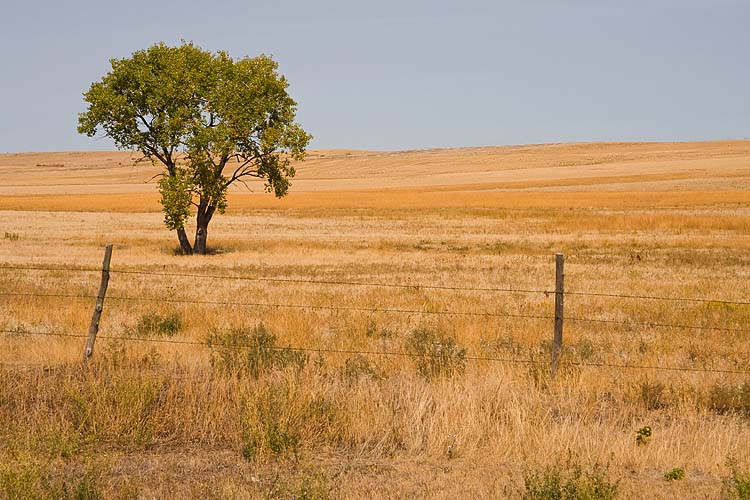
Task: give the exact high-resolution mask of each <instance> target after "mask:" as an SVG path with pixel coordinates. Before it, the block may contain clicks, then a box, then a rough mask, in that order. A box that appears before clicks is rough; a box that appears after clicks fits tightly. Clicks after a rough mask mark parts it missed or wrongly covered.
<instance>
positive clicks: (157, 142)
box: [78, 42, 311, 254]
mask: <svg viewBox="0 0 750 500" xmlns="http://www.w3.org/2000/svg"><path fill="white" fill-rule="evenodd" d="M111 64H112V70H111V71H110V72H109V73H107V74H106V75H105V76H104V77H103V78H102V79H101V80H100V81H98V82H95V83H93V84H92V85H91V88H90V89H89V90H88V92H86V93H84V94H83V97H84V100H85V101H86V102H87V103H88V109H87V110H86V112H85V113H81V114H80V115H79V116H78V132H80V133H82V134H86V135H88V136H89V137H92V136H94V135H95V134H96V133H97V130H99V129H101V130H102V131H103V132H104V135H106V136H108V137H110V138H112V139H113V140H114V142H115V144H116V146H117V147H118V148H119V149H127V150H136V151H140V152H141V153H142V154H143V155H144V159H147V160H150V161H151V162H152V163H154V164H158V163H161V164H162V165H163V166H164V170H163V172H162V173H161V174H160V179H159V182H158V185H159V192H160V193H161V204H162V207H163V209H164V223H165V224H166V226H167V228H169V229H170V230H175V231H176V232H177V238H178V239H179V241H180V247H181V248H182V252H183V253H184V254H192V253H197V254H205V253H206V239H207V236H208V224H209V222H211V219H212V217H213V216H214V214H215V213H216V212H219V213H223V212H224V210H225V209H226V206H227V189H228V188H229V186H231V185H232V184H233V183H235V182H244V179H246V178H252V177H254V178H259V179H264V180H265V183H266V184H265V188H266V191H267V192H272V193H274V194H275V195H276V196H277V197H282V196H284V195H285V194H286V193H287V191H288V189H289V179H290V178H291V177H294V173H295V172H294V167H293V166H292V165H291V163H290V162H291V160H302V159H304V156H305V148H306V147H307V144H308V142H309V141H310V139H311V136H310V135H309V134H307V133H306V132H305V131H304V130H303V129H302V128H301V127H300V126H299V125H298V124H296V123H295V122H294V117H295V113H296V110H297V103H296V102H295V101H294V100H293V99H292V98H291V97H289V94H287V91H286V89H287V86H288V84H287V81H286V79H285V78H284V77H283V76H281V75H279V74H278V73H277V71H276V70H277V68H278V65H277V64H276V62H275V61H274V60H273V59H271V58H270V57H268V56H265V55H261V56H258V57H253V58H243V59H238V60H233V59H232V58H231V57H229V55H228V54H227V53H225V52H217V53H211V52H207V51H205V50H202V49H201V48H200V47H197V46H195V45H193V44H192V43H184V42H183V44H182V45H180V46H178V47H169V46H167V45H165V44H163V43H159V44H156V45H153V46H152V47H149V48H148V49H146V50H140V51H138V52H135V53H134V54H133V55H132V56H131V57H130V58H127V59H112V60H111ZM193 207H194V209H193ZM193 212H194V213H195V216H196V230H195V241H194V243H193V245H192V246H191V245H190V241H189V240H188V237H187V233H186V232H185V222H186V221H187V219H188V218H189V217H190V215H191V213H193Z"/></svg>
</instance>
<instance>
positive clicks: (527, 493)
mask: <svg viewBox="0 0 750 500" xmlns="http://www.w3.org/2000/svg"><path fill="white" fill-rule="evenodd" d="M607 473H608V470H607V467H601V466H599V465H595V466H594V467H593V468H592V469H590V470H583V469H582V468H581V467H580V466H578V465H572V466H566V467H554V468H547V469H545V470H543V471H541V472H526V473H525V474H524V490H523V491H522V492H521V497H522V498H523V499H524V500H612V499H614V498H617V491H618V487H619V484H618V481H615V482H612V481H611V480H610V479H609V478H608V477H607Z"/></svg>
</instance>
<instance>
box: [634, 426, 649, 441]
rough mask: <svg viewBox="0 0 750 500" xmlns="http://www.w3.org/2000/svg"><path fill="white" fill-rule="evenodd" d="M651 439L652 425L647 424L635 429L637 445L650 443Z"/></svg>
mask: <svg viewBox="0 0 750 500" xmlns="http://www.w3.org/2000/svg"><path fill="white" fill-rule="evenodd" d="M650 440H651V427H650V426H648V425H647V426H645V427H641V428H640V429H638V430H637V431H635V443H636V444H637V445H644V444H648V442H649V441H650Z"/></svg>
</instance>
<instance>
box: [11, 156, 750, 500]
mask: <svg viewBox="0 0 750 500" xmlns="http://www.w3.org/2000/svg"><path fill="white" fill-rule="evenodd" d="M136 159H137V157H136V156H134V155H132V154H130V153H115V152H106V153H29V154H19V155H0V180H2V182H1V183H0V236H3V235H4V237H3V238H2V239H0V267H1V268H2V269H0V277H1V278H2V279H1V280H0V304H2V307H0V329H2V331H3V333H2V334H1V335H2V336H1V337H0V366H1V367H0V496H2V495H5V496H10V497H14V496H17V497H24V498H38V497H45V496H46V497H48V498H59V497H65V495H73V494H74V493H75V492H83V493H87V492H88V493H87V494H90V495H93V494H94V493H97V492H99V493H101V494H102V495H104V497H106V498H163V497H166V496H171V497H174V498H181V497H207V498H362V499H364V498H408V497H412V498H446V499H447V498H523V497H524V495H525V494H526V495H528V494H529V491H530V488H533V487H534V485H535V484H536V483H535V482H534V481H538V480H540V478H544V477H548V478H549V477H552V476H554V474H561V477H563V478H567V477H571V475H574V474H575V470H576V469H577V468H580V471H582V475H581V478H580V481H583V482H585V480H588V479H590V478H594V479H599V480H601V481H603V482H604V483H606V484H608V485H612V486H613V488H614V489H615V490H616V495H617V496H616V497H615V498H628V499H629V498H655V499H660V498H664V499H666V498H711V499H713V498H744V497H738V496H732V495H736V494H738V493H737V492H738V491H740V490H739V489H738V488H739V487H740V486H741V485H742V484H744V483H742V481H743V477H744V478H745V479H744V480H746V481H747V482H748V484H749V485H750V478H748V474H750V341H749V339H750V141H731V142H730V141H727V142H711V143H669V144H667V143H664V144H662V143H659V144H625V143H623V144H620V143H617V144H614V143H613V144H568V145H540V146H519V147H497V148H494V147H487V148H473V149H446V150H428V151H410V152H400V153H378V152H366V151H313V152H311V153H310V155H309V159H308V160H307V161H306V162H304V163H302V164H300V165H298V178H297V179H296V181H295V182H294V183H293V185H292V188H291V190H290V195H289V196H287V197H286V198H284V199H281V200H277V199H275V198H274V197H273V196H271V195H269V194H264V193H263V188H262V185H255V184H250V185H248V186H241V187H240V188H237V189H235V191H233V192H232V194H231V195H230V200H229V209H228V211H227V214H225V215H222V216H217V217H216V218H215V219H214V221H213V222H212V224H211V226H210V227H209V239H208V244H209V247H210V248H211V255H208V256H204V257H199V256H191V257H182V256H178V255H176V251H177V250H178V245H177V239H176V237H175V235H174V234H173V233H170V232H168V231H167V230H166V229H165V228H164V226H163V223H162V214H161V212H160V207H159V204H158V195H157V194H156V186H155V185H154V184H153V182H148V181H149V180H150V179H152V177H153V176H154V175H155V174H157V173H158V169H157V168H155V167H153V166H152V165H150V164H144V163H142V162H140V163H134V160H136ZM189 230H190V228H189ZM107 243H112V244H113V245H114V251H113V256H112V272H111V277H110V282H109V290H108V292H107V299H106V301H105V306H104V310H103V315H102V323H101V329H100V331H99V337H98V339H97V342H96V347H95V352H94V355H93V357H92V359H91V361H90V362H89V364H88V366H86V367H84V366H83V365H82V362H81V361H82V355H83V346H84V343H85V336H86V334H87V332H88V328H89V322H90V320H91V315H92V312H93V308H94V302H95V296H96V293H97V290H98V288H99V280H100V275H101V272H100V271H99V269H100V268H101V262H102V256H103V253H104V246H105V245H106V244H107ZM556 252H561V253H563V254H564V255H565V289H566V295H565V317H566V319H565V324H564V347H563V353H562V358H561V362H560V367H559V368H558V371H557V375H556V377H555V378H554V379H551V378H550V374H549V369H550V359H551V340H552V335H553V315H554V293H551V292H554V289H555V262H554V254H555V253H556ZM645 427H650V429H651V435H650V436H644V431H643V430H642V429H643V428H645ZM639 430H641V434H640V435H641V437H640V438H639V434H638V431H639ZM674 469H682V470H683V471H684V477H683V478H678V479H673V480H668V479H667V478H665V474H666V473H668V472H670V471H673V470H674ZM677 475H679V474H677ZM743 475H744V476H743ZM670 477H671V476H670ZM738 485H739V486H738ZM748 488H750V486H748ZM24 495H25V496H24ZM81 498H94V497H93V496H89V497H86V496H83V497H81ZM529 498H531V497H529ZM534 498H537V497H534Z"/></svg>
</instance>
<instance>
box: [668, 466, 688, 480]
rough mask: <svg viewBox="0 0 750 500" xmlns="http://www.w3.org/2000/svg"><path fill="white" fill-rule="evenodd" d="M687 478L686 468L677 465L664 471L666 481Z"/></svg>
mask: <svg viewBox="0 0 750 500" xmlns="http://www.w3.org/2000/svg"><path fill="white" fill-rule="evenodd" d="M683 479H685V469H683V468H682V467H675V468H674V469H672V470H669V471H667V472H665V473H664V480H665V481H682V480H683Z"/></svg>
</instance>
